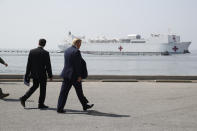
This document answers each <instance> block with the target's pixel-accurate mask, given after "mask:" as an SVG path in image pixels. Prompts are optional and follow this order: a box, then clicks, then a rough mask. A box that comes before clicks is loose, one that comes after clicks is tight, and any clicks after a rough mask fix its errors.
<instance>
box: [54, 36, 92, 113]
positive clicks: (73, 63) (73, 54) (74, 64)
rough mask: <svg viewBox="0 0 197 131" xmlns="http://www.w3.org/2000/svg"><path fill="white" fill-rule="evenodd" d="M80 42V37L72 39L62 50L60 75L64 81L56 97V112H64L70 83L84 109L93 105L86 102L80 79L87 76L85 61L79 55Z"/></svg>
mask: <svg viewBox="0 0 197 131" xmlns="http://www.w3.org/2000/svg"><path fill="white" fill-rule="evenodd" d="M81 42H82V41H81V40H80V39H74V40H73V43H72V46H71V47H69V48H68V49H67V50H65V52H64V68H63V70H62V73H61V77H62V78H63V79H64V81H63V82H62V87H61V91H60V95H59V99H58V105H57V112H58V113H65V110H64V106H65V104H66V100H67V97H68V93H69V91H70V89H71V87H72V85H73V86H74V87H75V90H76V93H77V96H78V98H79V101H80V103H81V105H82V107H83V110H84V111H85V110H87V109H90V108H92V107H93V106H94V104H91V105H88V104H87V103H88V100H87V99H86V97H85V96H84V94H83V89H82V83H81V80H82V78H86V77H87V69H86V63H85V61H84V60H83V58H82V57H81V53H80V50H79V48H80V46H81ZM84 71H85V72H84Z"/></svg>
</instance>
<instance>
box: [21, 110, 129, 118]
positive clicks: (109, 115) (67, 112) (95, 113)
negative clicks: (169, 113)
mask: <svg viewBox="0 0 197 131" xmlns="http://www.w3.org/2000/svg"><path fill="white" fill-rule="evenodd" d="M25 109H27V110H32V109H38V108H25ZM41 110H53V111H56V110H57V108H47V109H41ZM64 114H84V115H92V116H105V117H130V115H119V114H113V113H104V112H100V111H96V110H87V111H82V110H72V109H66V113H64Z"/></svg>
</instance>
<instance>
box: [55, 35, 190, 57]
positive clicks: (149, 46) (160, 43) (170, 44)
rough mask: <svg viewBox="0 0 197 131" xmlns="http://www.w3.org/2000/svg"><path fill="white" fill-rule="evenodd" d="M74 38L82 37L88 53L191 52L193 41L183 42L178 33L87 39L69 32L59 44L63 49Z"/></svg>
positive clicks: (162, 53) (83, 46)
mask: <svg viewBox="0 0 197 131" xmlns="http://www.w3.org/2000/svg"><path fill="white" fill-rule="evenodd" d="M74 38H80V39H82V43H83V44H82V46H81V48H80V50H81V52H82V53H86V54H101V55H113V54H126V55H129V54H131V55H146V54H160V55H169V54H184V53H189V50H188V47H189V46H190V44H191V42H181V41H180V36H178V35H162V34H151V35H150V38H149V39H144V38H141V35H138V34H131V35H128V36H127V37H126V38H120V39H107V38H105V37H102V38H97V39H89V40H86V39H85V37H76V36H74V35H72V34H71V32H69V34H68V38H67V39H66V40H65V43H63V44H60V45H58V47H59V48H60V50H61V51H64V50H65V49H67V48H68V47H69V46H71V42H72V40H73V39H74Z"/></svg>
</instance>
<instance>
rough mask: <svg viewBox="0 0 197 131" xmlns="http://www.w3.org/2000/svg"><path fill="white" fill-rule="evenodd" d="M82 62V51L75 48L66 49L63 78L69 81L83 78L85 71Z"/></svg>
mask: <svg viewBox="0 0 197 131" xmlns="http://www.w3.org/2000/svg"><path fill="white" fill-rule="evenodd" d="M82 61H84V60H83V58H82V57H81V53H80V50H78V49H77V48H76V47H75V46H71V47H69V48H68V49H66V50H65V52H64V68H63V70H62V73H61V77H63V78H67V79H69V80H77V78H78V77H82V76H83V69H84V68H83V65H82V63H83V62H82ZM84 62H85V61H84ZM85 68H86V65H85ZM86 71H87V69H86Z"/></svg>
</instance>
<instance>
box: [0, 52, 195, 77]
mask: <svg viewBox="0 0 197 131" xmlns="http://www.w3.org/2000/svg"><path fill="white" fill-rule="evenodd" d="M50 55H51V63H52V69H53V74H56V75H58V74H60V72H61V70H62V68H63V63H64V57H63V54H62V53H50ZM0 56H1V57H2V58H3V59H4V60H5V61H6V62H7V63H8V65H9V66H8V67H7V68H5V67H4V66H3V65H0V74H24V72H25V69H26V63H27V57H28V54H27V53H4V52H0ZM82 56H83V58H84V59H85V60H86V62H87V67H88V71H89V74H90V75H197V51H192V53H191V54H182V55H171V56H121V55H114V56H113V55H111V56H107V55H87V54H82Z"/></svg>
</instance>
